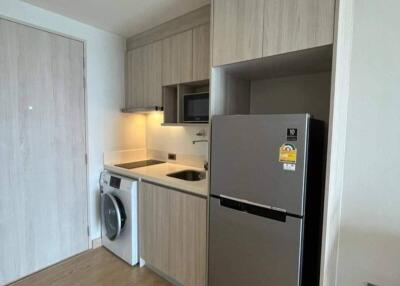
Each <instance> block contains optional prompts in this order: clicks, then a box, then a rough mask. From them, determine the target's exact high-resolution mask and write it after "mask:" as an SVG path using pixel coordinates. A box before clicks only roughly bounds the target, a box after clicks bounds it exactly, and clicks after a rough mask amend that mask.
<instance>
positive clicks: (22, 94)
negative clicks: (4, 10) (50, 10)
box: [0, 19, 89, 284]
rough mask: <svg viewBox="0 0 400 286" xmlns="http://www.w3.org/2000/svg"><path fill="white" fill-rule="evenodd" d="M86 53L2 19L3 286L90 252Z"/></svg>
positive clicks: (69, 41) (0, 255)
mask: <svg viewBox="0 0 400 286" xmlns="http://www.w3.org/2000/svg"><path fill="white" fill-rule="evenodd" d="M83 63H84V46H83V43H82V42H79V41H75V40H72V39H68V38H65V37H62V36H58V35H55V34H51V33H47V32H45V31H41V30H38V29H34V28H31V27H27V26H24V25H21V24H17V23H14V22H10V21H7V20H2V19H0V65H1V69H0V134H1V135H0V161H1V162H2V168H1V171H0V198H1V199H0V233H1V235H0V284H4V283H7V282H10V281H13V280H16V279H19V278H21V277H23V276H25V275H28V274H30V273H32V272H35V271H37V270H40V269H43V268H45V267H47V266H49V265H51V264H54V263H56V262H59V261H61V260H63V259H65V258H67V257H70V256H72V255H75V254H77V253H80V252H82V251H84V250H87V249H88V245H89V243H88V242H89V241H88V234H87V226H88V218H87V211H88V210H87V188H86V164H85V152H86V147H85V146H86V143H85V140H86V139H85V96H84V79H83V78H84V70H83Z"/></svg>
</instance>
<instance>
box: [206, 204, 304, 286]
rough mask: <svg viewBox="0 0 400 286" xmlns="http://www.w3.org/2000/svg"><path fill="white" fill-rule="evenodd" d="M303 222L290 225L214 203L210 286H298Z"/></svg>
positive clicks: (291, 221) (211, 220)
mask: <svg viewBox="0 0 400 286" xmlns="http://www.w3.org/2000/svg"><path fill="white" fill-rule="evenodd" d="M301 233H302V219H299V218H293V217H287V220H286V222H280V221H275V220H271V219H268V218H264V217H259V216H255V215H252V214H248V213H244V212H240V211H237V210H233V209H230V208H226V207H223V206H220V204H219V199H217V198H211V200H210V241H209V249H210V251H209V284H208V285H209V286H228V285H229V286H243V285H252V286H265V285H274V286H298V285H300V284H299V281H300V257H301Z"/></svg>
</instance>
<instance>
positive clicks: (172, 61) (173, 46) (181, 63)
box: [162, 30, 193, 85]
mask: <svg viewBox="0 0 400 286" xmlns="http://www.w3.org/2000/svg"><path fill="white" fill-rule="evenodd" d="M192 33H193V32H192V30H189V31H186V32H183V33H180V34H177V35H175V36H172V37H168V38H166V39H164V40H163V47H162V49H163V56H162V59H163V64H162V70H163V73H162V74H163V85H171V84H177V83H184V82H190V81H192V79H193V64H192V60H193V36H192Z"/></svg>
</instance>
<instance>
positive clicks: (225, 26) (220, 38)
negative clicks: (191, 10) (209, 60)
mask: <svg viewBox="0 0 400 286" xmlns="http://www.w3.org/2000/svg"><path fill="white" fill-rule="evenodd" d="M263 7H264V0H251V1H249V0H214V1H213V14H214V16H213V21H214V22H213V53H212V54H213V66H219V65H224V64H230V63H236V62H240V61H246V60H251V59H256V58H260V57H262V44H263Z"/></svg>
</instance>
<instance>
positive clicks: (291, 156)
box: [279, 143, 297, 164]
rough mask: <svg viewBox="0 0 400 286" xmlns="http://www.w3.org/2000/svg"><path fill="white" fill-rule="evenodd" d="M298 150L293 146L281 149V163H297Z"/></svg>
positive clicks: (285, 145)
mask: <svg viewBox="0 0 400 286" xmlns="http://www.w3.org/2000/svg"><path fill="white" fill-rule="evenodd" d="M296 161H297V149H296V147H295V146H294V145H292V144H287V143H286V144H283V145H282V146H281V147H280V148H279V162H282V163H294V164H295V163H296Z"/></svg>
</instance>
